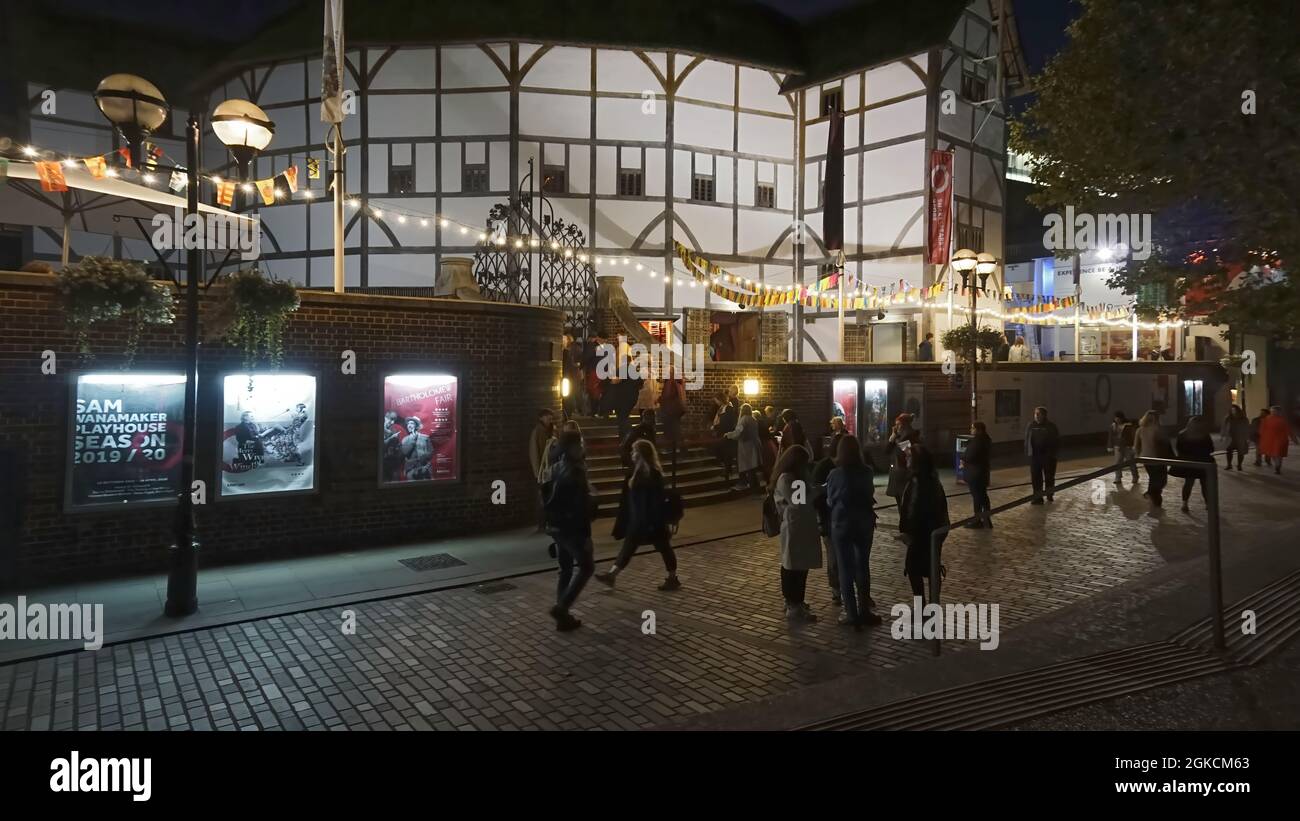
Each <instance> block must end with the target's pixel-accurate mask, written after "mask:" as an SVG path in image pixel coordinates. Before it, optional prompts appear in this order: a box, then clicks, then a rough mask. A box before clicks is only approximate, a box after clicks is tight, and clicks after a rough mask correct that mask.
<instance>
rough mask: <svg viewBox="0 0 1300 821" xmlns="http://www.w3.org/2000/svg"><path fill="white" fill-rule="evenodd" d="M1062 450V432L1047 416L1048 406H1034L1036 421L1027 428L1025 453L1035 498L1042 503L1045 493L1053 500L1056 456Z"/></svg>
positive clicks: (1048, 498)
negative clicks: (1027, 458)
mask: <svg viewBox="0 0 1300 821" xmlns="http://www.w3.org/2000/svg"><path fill="white" fill-rule="evenodd" d="M1060 450H1061V433H1060V431H1058V430H1057V429H1056V423H1055V422H1053V421H1052V420H1050V419H1048V418H1047V408H1044V407H1042V406H1041V405H1040V406H1039V407H1037V408H1034V421H1032V422H1030V423H1029V426H1028V427H1026V428H1025V455H1026V456H1028V457H1029V478H1030V480H1031V481H1032V482H1033V485H1034V500H1033V501H1032V502H1030V504H1034V505H1041V504H1042V503H1043V495H1044V494H1046V495H1047V501H1049V502H1050V501H1052V496H1053V493H1052V492H1053V491H1054V490H1055V489H1056V456H1057V454H1058V453H1060Z"/></svg>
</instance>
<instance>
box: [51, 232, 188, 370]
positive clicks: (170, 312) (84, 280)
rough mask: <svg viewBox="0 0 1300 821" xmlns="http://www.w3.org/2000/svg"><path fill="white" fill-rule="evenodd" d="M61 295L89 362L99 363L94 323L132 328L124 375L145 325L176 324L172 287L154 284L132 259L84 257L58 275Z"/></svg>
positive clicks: (80, 347)
mask: <svg viewBox="0 0 1300 821" xmlns="http://www.w3.org/2000/svg"><path fill="white" fill-rule="evenodd" d="M58 290H59V299H60V302H61V304H62V306H63V312H64V317H65V319H66V321H67V323H68V325H69V326H70V327H71V328H73V329H74V330H75V331H76V334H77V349H78V351H80V353H81V355H82V356H83V357H84V358H86V359H93V358H94V354H93V353H92V352H91V350H90V329H91V328H92V327H93V326H94V325H95V323H97V322H104V321H107V320H118V319H120V320H124V321H125V322H126V323H127V336H126V351H125V353H126V364H125V366H124V368H123V369H124V370H125V369H127V368H130V367H131V364H132V363H133V362H134V361H135V353H136V349H137V348H138V347H139V344H140V334H141V333H142V332H143V331H144V326H145V325H170V324H171V323H172V321H173V320H174V319H175V311H174V302H175V299H174V297H173V296H172V291H171V286H170V285H168V284H167V283H164V282H157V281H155V280H153V279H150V278H149V275H148V274H147V273H146V272H145V270H144V266H142V265H140V264H139V263H137V262H131V261H129V260H121V259H108V258H107V257H82V258H81V259H80V260H78V261H77V262H75V263H73V264H71V265H65V266H64V267H63V270H62V271H60V272H59V275H58Z"/></svg>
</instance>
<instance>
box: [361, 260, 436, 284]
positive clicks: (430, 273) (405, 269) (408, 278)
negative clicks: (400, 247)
mask: <svg viewBox="0 0 1300 821" xmlns="http://www.w3.org/2000/svg"><path fill="white" fill-rule="evenodd" d="M369 264H370V284H371V285H375V286H384V285H426V286H432V285H433V284H434V283H435V282H436V281H437V278H438V258H437V257H436V256H434V255H433V254H415V253H405V254H371V255H370V263H369Z"/></svg>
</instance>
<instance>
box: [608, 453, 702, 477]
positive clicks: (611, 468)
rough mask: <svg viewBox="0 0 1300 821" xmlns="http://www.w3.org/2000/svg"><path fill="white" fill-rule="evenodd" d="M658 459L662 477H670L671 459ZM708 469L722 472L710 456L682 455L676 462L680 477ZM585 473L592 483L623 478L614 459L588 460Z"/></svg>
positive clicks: (621, 470) (620, 464) (620, 466)
mask: <svg viewBox="0 0 1300 821" xmlns="http://www.w3.org/2000/svg"><path fill="white" fill-rule="evenodd" d="M659 458H660V460H661V461H662V462H663V466H664V475H665V476H672V472H673V460H672V457H671V456H667V457H665V456H663V455H661V456H660V457H659ZM709 467H712V468H717V469H718V470H719V471H720V470H722V465H721V464H719V463H718V460H717V459H714V458H713V456H712V455H711V454H706V453H692V454H683V455H682V456H681V458H679V459H678V460H677V475H678V476H680V475H682V473H684V472H686V471H689V470H698V469H700V468H709ZM587 473H588V474H589V475H590V477H591V480H592V481H593V482H595V481H600V480H602V479H621V478H622V477H623V465H622V463H620V462H619V460H618V459H617V458H614V457H602V458H601V461H600V462H597V461H596V459H595V458H588V459H587Z"/></svg>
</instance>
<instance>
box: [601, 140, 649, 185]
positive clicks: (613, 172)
mask: <svg viewBox="0 0 1300 821" xmlns="http://www.w3.org/2000/svg"><path fill="white" fill-rule="evenodd" d="M617 164H618V149H617V148H616V147H615V146H612V145H598V146H596V193H597V194H598V195H600V196H606V197H612V196H614V195H615V194H617V193H618V169H617V167H616V166H617ZM646 182H649V180H646Z"/></svg>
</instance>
